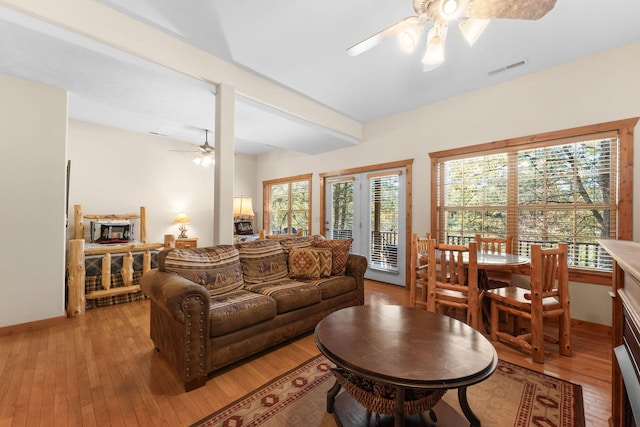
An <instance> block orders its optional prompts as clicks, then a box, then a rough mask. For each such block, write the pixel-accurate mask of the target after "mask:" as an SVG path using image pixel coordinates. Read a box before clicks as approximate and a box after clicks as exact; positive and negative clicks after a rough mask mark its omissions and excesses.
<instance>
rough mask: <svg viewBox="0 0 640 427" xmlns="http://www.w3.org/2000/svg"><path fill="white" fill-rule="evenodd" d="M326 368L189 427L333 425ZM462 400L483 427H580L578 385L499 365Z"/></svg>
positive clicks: (316, 363) (319, 366) (278, 383)
mask: <svg viewBox="0 0 640 427" xmlns="http://www.w3.org/2000/svg"><path fill="white" fill-rule="evenodd" d="M331 366H332V365H331V364H330V362H328V361H327V359H325V358H324V357H323V356H317V357H314V358H313V359H311V360H309V361H308V362H307V363H304V364H303V365H301V366H299V367H298V368H296V369H294V370H292V371H290V372H288V373H286V374H284V375H282V376H281V377H279V378H276V379H275V380H273V381H271V382H270V383H268V384H266V385H265V386H263V387H261V388H260V389H258V390H256V391H254V392H253V393H250V394H249V395H247V396H245V397H243V398H242V399H239V400H237V401H235V402H233V403H232V404H230V405H228V406H227V407H225V408H223V409H221V410H219V411H216V412H215V413H213V414H211V415H209V416H208V417H206V418H204V419H202V420H200V421H199V422H197V423H195V424H192V426H191V427H248V426H251V427H253V426H265V427H267V426H268V427H282V426H305V427H325V426H326V427H329V426H331V427H334V426H336V422H335V420H334V418H333V415H332V414H328V413H327V412H326V409H327V405H326V402H327V400H326V392H327V390H329V388H331V386H332V385H333V383H334V380H333V374H332V372H331ZM214 381H215V380H214ZM467 396H468V400H469V405H470V406H471V409H472V410H473V411H474V412H475V414H476V415H477V416H478V417H479V418H480V420H481V421H482V425H483V426H496V427H504V426H517V427H528V426H549V427H551V426H555V427H570V426H571V427H574V426H577V427H581V426H584V425H585V422H584V408H583V406H582V387H581V386H579V385H576V384H572V383H570V382H566V381H563V380H559V379H557V378H554V377H550V376H548V375H544V374H540V373H538V372H535V371H532V370H529V369H526V368H522V367H520V366H517V365H513V364H511V363H508V362H504V361H499V363H498V368H497V369H496V371H495V372H494V374H493V375H492V376H491V377H489V378H488V379H487V380H485V381H483V382H481V383H479V384H476V385H474V386H471V387H469V388H468V390H467ZM457 398H458V395H457V393H456V392H455V391H454V390H450V391H449V392H447V394H446V395H445V396H444V398H443V400H444V401H445V402H447V403H448V404H449V405H450V406H451V407H452V408H454V409H455V410H456V411H458V412H459V413H462V411H461V410H460V406H459V404H458V400H457ZM436 415H437V414H436Z"/></svg>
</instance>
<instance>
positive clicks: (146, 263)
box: [142, 249, 151, 274]
mask: <svg viewBox="0 0 640 427" xmlns="http://www.w3.org/2000/svg"><path fill="white" fill-rule="evenodd" d="M149 270H151V251H150V250H149V249H147V250H146V251H144V255H143V256H142V274H145V273H146V272H147V271H149Z"/></svg>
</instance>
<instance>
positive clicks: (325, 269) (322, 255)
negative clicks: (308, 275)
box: [314, 248, 333, 277]
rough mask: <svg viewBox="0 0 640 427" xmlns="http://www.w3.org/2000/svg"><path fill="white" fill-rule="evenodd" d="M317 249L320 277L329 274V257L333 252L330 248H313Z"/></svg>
mask: <svg viewBox="0 0 640 427" xmlns="http://www.w3.org/2000/svg"><path fill="white" fill-rule="evenodd" d="M314 249H315V250H316V251H318V259H319V261H320V277H330V276H331V265H332V264H331V259H332V257H333V253H332V251H331V249H322V248H314Z"/></svg>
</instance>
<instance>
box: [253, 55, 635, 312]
mask: <svg viewBox="0 0 640 427" xmlns="http://www.w3.org/2000/svg"><path fill="white" fill-rule="evenodd" d="M639 69H640V43H634V44H630V45H627V46H624V47H622V48H618V49H614V50H611V51H607V52H603V53H601V54H598V55H595V56H592V57H589V58H586V59H583V60H580V61H576V62H572V63H568V64H565V65H562V66H559V67H556V68H553V69H549V70H546V71H542V72H539V73H535V74H532V75H529V76H525V77H522V78H519V79H515V80H511V81H508V82H505V83H502V84H498V85H494V86H491V87H488V88H486V89H482V90H478V91H476V92H473V93H469V94H465V95H462V96H459V97H456V98H452V99H449V100H446V101H443V102H439V103H436V104H433V105H429V106H424V107H421V108H417V109H415V110H411V111H408V112H405V113H402V114H398V115H395V116H391V117H387V118H384V119H381V120H378V121H376V122H371V123H368V124H366V126H365V137H364V141H363V142H362V143H360V144H359V145H358V146H355V147H350V148H346V149H343V150H340V151H334V152H331V153H325V154H321V155H316V156H309V155H304V154H299V153H294V152H288V151H278V152H272V153H269V154H266V155H263V156H261V157H260V158H259V160H258V176H257V178H258V180H259V181H262V180H267V179H276V178H282V177H286V176H291V175H297V174H301V173H309V172H313V173H314V179H313V197H312V203H313V219H314V223H313V227H314V229H313V232H318V230H319V229H320V228H319V224H318V222H317V219H318V218H319V206H320V191H319V183H318V182H319V181H318V173H322V172H328V171H335V170H341V169H347V168H354V167H358V166H365V165H370V164H377V163H385V162H391V161H397V160H404V159H414V165H413V225H412V227H413V232H418V233H424V232H426V231H428V228H429V222H430V210H429V206H430V205H429V203H430V199H429V198H430V194H429V188H430V159H429V152H432V151H440V150H445V149H451V148H456V147H462V146H469V145H474V144H481V143H487V142H492V141H498V140H503V139H507V138H513V137H521V136H526V135H532V134H536V133H542V132H549V131H554V130H560V129H568V128H572V127H577V126H583V125H589V124H595V123H601V122H607V121H612V120H619V119H626V118H630V117H637V116H640V84H638V78H637V73H638V70H639ZM425 78H428V76H427V77H425ZM638 132H640V128H636V134H637V133H638ZM637 138H638V137H636V139H637ZM634 157H635V159H634V160H635V161H634V163H635V164H636V165H638V164H640V150H635V154H634ZM639 179H640V167H636V168H635V171H634V180H635V181H636V182H640V181H638V180H639ZM633 199H634V208H635V209H634V210H637V209H638V206H640V186H636V187H635V189H634V198H633ZM638 217H639V216H638V215H635V217H634V230H635V232H634V238H635V239H636V240H637V239H638V237H640V234H638V233H640V228H639V227H640V224H639V222H638V221H640V219H639V218H638ZM571 290H572V317H573V318H575V319H581V320H586V321H590V322H594V323H601V324H611V301H610V299H609V296H608V291H609V290H610V288H609V287H607V286H602V285H590V284H582V283H580V284H572V285H571Z"/></svg>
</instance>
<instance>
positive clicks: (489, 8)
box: [347, 0, 556, 71]
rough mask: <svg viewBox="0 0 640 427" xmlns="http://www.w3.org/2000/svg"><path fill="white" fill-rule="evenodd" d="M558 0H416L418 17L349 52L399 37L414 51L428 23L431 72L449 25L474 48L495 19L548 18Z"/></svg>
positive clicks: (441, 59) (427, 55) (428, 68)
mask: <svg viewBox="0 0 640 427" xmlns="http://www.w3.org/2000/svg"><path fill="white" fill-rule="evenodd" d="M555 4H556V0H413V9H414V10H415V11H416V15H415V16H409V17H407V18H405V19H403V20H402V21H400V22H397V23H395V24H393V25H391V26H390V27H387V28H385V29H384V30H382V31H379V32H377V33H376V34H374V35H372V36H371V37H368V38H366V39H364V40H363V41H361V42H359V43H357V44H355V45H353V46H351V47H350V48H349V49H347V53H348V54H349V55H351V56H356V55H360V54H361V53H363V52H365V51H367V50H369V49H371V48H372V47H374V46H376V45H378V44H379V43H380V42H382V41H383V40H384V39H386V38H388V37H390V36H394V35H396V34H398V35H400V41H401V44H402V45H403V47H405V48H406V50H407V51H413V49H414V48H415V47H416V44H417V43H418V41H419V40H420V36H421V35H422V32H423V31H424V28H425V26H426V25H427V24H432V26H431V29H429V32H428V33H427V48H426V51H425V54H424V56H423V58H422V64H423V70H424V71H431V70H433V69H435V68H437V67H439V66H440V65H441V64H442V63H443V62H444V45H445V41H446V38H447V30H448V27H449V23H450V22H452V21H455V20H458V27H459V28H460V31H461V32H462V34H463V36H464V38H465V40H466V41H467V42H468V43H469V45H471V46H472V45H473V44H474V43H475V42H476V40H477V39H478V37H480V34H482V32H483V31H484V29H485V28H486V27H487V25H488V24H489V21H490V20H491V19H492V18H502V19H528V20H537V19H540V18H542V17H543V16H544V15H546V14H547V13H548V12H549V11H550V10H551V9H553V7H554V6H555Z"/></svg>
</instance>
